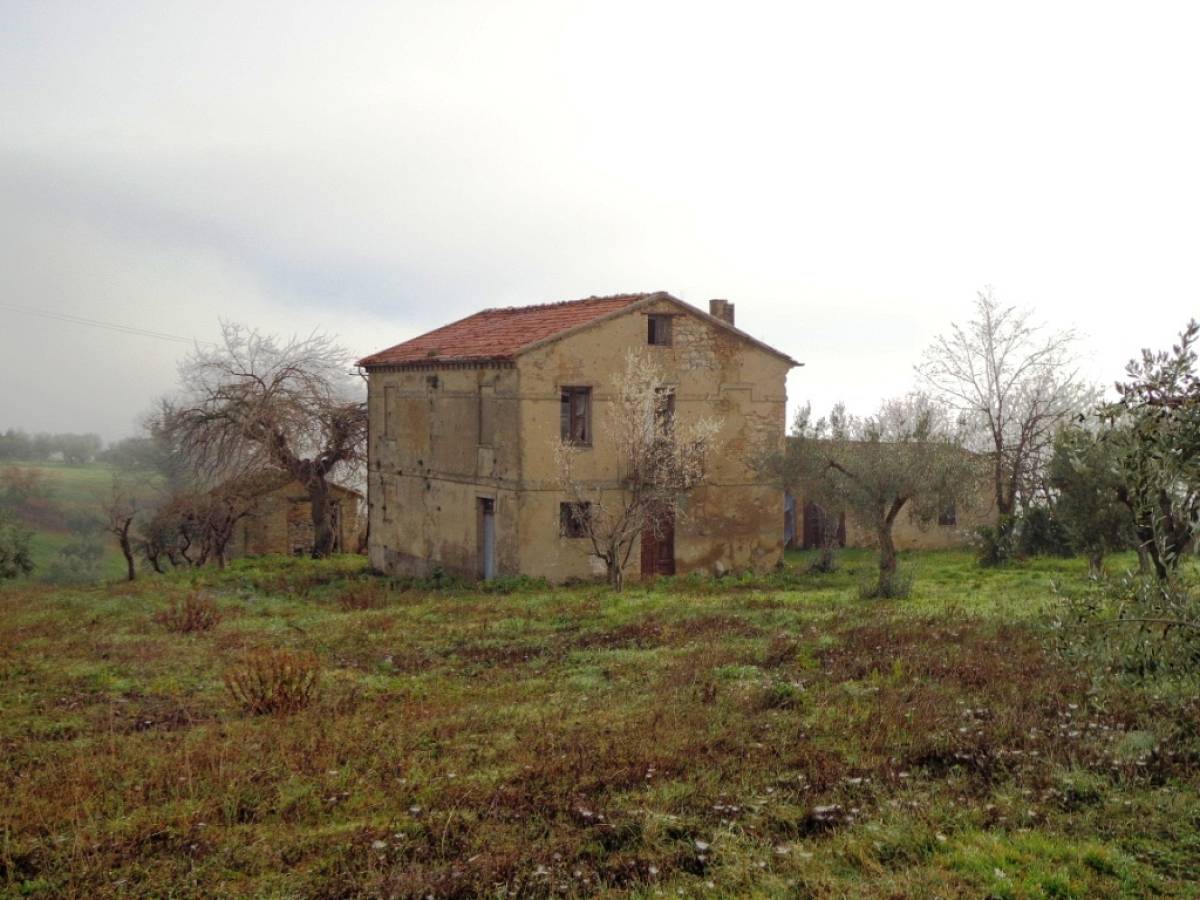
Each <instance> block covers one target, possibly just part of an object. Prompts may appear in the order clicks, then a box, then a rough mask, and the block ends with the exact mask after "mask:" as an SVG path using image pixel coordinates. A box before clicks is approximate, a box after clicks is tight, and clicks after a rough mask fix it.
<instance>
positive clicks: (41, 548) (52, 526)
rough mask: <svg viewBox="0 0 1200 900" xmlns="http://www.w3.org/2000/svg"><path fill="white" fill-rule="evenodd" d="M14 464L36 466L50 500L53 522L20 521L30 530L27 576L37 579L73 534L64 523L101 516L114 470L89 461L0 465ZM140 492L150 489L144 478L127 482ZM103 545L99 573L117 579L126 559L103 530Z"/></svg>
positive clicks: (109, 493) (122, 571)
mask: <svg viewBox="0 0 1200 900" xmlns="http://www.w3.org/2000/svg"><path fill="white" fill-rule="evenodd" d="M9 465H15V466H17V467H19V468H22V469H36V470H38V471H39V472H41V473H42V475H43V477H44V478H45V482H46V486H47V487H48V489H49V501H50V504H51V507H52V511H53V521H50V522H45V521H26V522H23V523H22V524H24V525H26V527H28V528H30V529H31V530H32V531H33V540H32V544H31V551H32V555H33V562H34V566H35V568H34V571H33V574H32V575H31V576H30V578H29V579H26V580H33V581H37V580H39V578H41V577H42V576H43V575H44V574H45V573H46V571H47V570H48V569H49V568H50V566H51V565H52V564H53V563H54V561H55V560H56V559H57V557H58V555H59V550H61V549H62V547H63V546H65V545H66V544H68V543H70V541H71V540H72V536H71V534H70V532H69V531H68V530H67V528H66V523H69V522H70V521H72V519H75V518H79V517H89V518H94V517H102V516H103V509H104V504H105V503H106V502H107V501H108V499H109V498H110V496H111V494H112V479H113V474H114V473H115V471H116V470H115V469H113V467H111V466H109V465H106V464H104V463H89V464H87V465H81V466H69V465H66V464H64V463H59V462H47V461H38V462H28V463H25V462H16V463H11V464H8V463H6V464H5V465H4V466H0V468H7V467H8V466H9ZM129 483H130V484H131V485H133V486H134V487H135V489H136V490H138V491H139V492H143V493H144V492H148V491H150V490H151V488H149V487H148V486H147V485H146V484H145V482H144V481H130V482H129ZM100 540H101V543H102V544H103V545H104V557H103V558H102V560H101V563H100V575H101V577H103V578H106V579H111V578H120V577H121V575H122V574H123V573H124V572H125V560H124V557H122V556H121V552H120V550H119V549H118V547H117V545H116V541H115V539H114V538H113V537H112V536H111V535H109V534H107V533H104V534H102V535H101V537H100Z"/></svg>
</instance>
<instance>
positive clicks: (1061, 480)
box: [1049, 423, 1136, 575]
mask: <svg viewBox="0 0 1200 900" xmlns="http://www.w3.org/2000/svg"><path fill="white" fill-rule="evenodd" d="M1116 437H1117V436H1115V435H1112V434H1110V433H1105V432H1103V431H1101V430H1099V429H1097V428H1094V427H1085V426H1084V424H1082V423H1081V424H1078V425H1073V426H1068V427H1066V428H1063V429H1061V430H1060V431H1059V433H1058V436H1057V437H1056V438H1055V441H1054V455H1053V456H1052V457H1051V459H1050V472H1049V483H1050V486H1051V488H1052V489H1053V491H1054V518H1055V519H1056V520H1057V521H1058V522H1060V523H1061V524H1062V525H1063V526H1064V527H1065V528H1066V531H1067V534H1068V535H1069V536H1070V539H1071V543H1072V544H1073V545H1074V547H1075V548H1077V549H1079V550H1082V551H1083V552H1084V554H1085V555H1086V556H1087V559H1088V566H1089V568H1090V569H1091V572H1092V574H1094V575H1099V574H1100V573H1101V571H1102V569H1103V564H1104V557H1105V556H1106V555H1107V554H1109V553H1112V552H1115V551H1117V550H1123V549H1128V548H1129V547H1132V546H1134V544H1135V543H1136V538H1135V536H1134V532H1133V517H1132V516H1131V515H1130V510H1129V507H1128V506H1127V505H1126V503H1125V502H1123V501H1122V496H1123V495H1124V483H1123V482H1122V480H1121V477H1120V472H1119V469H1118V461H1117V456H1116V447H1115V442H1114V439H1115V438H1116ZM1106 438H1107V439H1106Z"/></svg>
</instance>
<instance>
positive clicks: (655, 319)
mask: <svg viewBox="0 0 1200 900" xmlns="http://www.w3.org/2000/svg"><path fill="white" fill-rule="evenodd" d="M646 343H647V344H650V345H651V346H654V347H670V346H671V317H670V316H646Z"/></svg>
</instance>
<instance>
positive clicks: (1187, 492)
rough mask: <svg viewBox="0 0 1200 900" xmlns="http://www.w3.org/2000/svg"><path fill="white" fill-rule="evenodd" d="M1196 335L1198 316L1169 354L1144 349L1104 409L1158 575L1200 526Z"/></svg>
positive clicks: (1124, 495)
mask: <svg viewBox="0 0 1200 900" xmlns="http://www.w3.org/2000/svg"><path fill="white" fill-rule="evenodd" d="M1197 340H1200V323H1197V322H1196V321H1194V320H1193V321H1191V322H1189V323H1188V326H1187V327H1186V328H1185V329H1184V330H1183V332H1181V333H1180V336H1179V342H1178V343H1177V344H1175V345H1174V346H1172V348H1171V350H1170V351H1169V352H1168V351H1159V352H1154V351H1151V350H1143V351H1142V356H1141V358H1140V359H1135V360H1132V361H1131V362H1130V363H1129V365H1128V366H1126V369H1125V371H1126V374H1127V376H1128V379H1129V380H1128V381H1125V382H1120V383H1118V384H1117V385H1116V388H1117V392H1118V394H1119V399H1118V400H1117V401H1116V402H1115V403H1110V404H1107V405H1105V406H1104V407H1102V408H1101V416H1102V417H1103V418H1104V419H1105V420H1106V421H1107V422H1108V423H1109V424H1110V425H1112V426H1113V429H1112V433H1111V434H1112V436H1111V438H1110V441H1111V442H1112V445H1113V447H1114V450H1115V454H1116V459H1117V469H1118V473H1119V477H1120V480H1121V489H1120V490H1121V499H1122V501H1123V502H1125V503H1126V504H1127V505H1128V506H1129V508H1130V509H1131V510H1132V512H1133V517H1134V522H1135V527H1136V529H1137V534H1138V538H1139V541H1140V543H1141V546H1142V547H1143V548H1144V549H1145V551H1146V552H1147V553H1148V554H1149V556H1150V560H1151V562H1152V564H1153V566H1154V573H1155V575H1156V576H1157V577H1158V578H1159V580H1166V579H1167V578H1168V577H1169V576H1170V575H1171V573H1172V572H1174V570H1175V569H1176V568H1177V567H1178V565H1179V562H1180V560H1181V559H1182V558H1183V556H1184V554H1185V552H1186V551H1187V549H1188V548H1189V547H1190V546H1191V543H1192V539H1193V538H1194V536H1195V534H1196V530H1197V528H1198V527H1200V373H1197V371H1196V362H1197V358H1196V349H1195V347H1196V343H1197Z"/></svg>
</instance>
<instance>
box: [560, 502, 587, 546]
mask: <svg viewBox="0 0 1200 900" xmlns="http://www.w3.org/2000/svg"><path fill="white" fill-rule="evenodd" d="M591 520H592V504H590V503H560V504H558V533H559V536H560V537H566V538H581V537H587V526H588V523H589V522H591Z"/></svg>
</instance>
